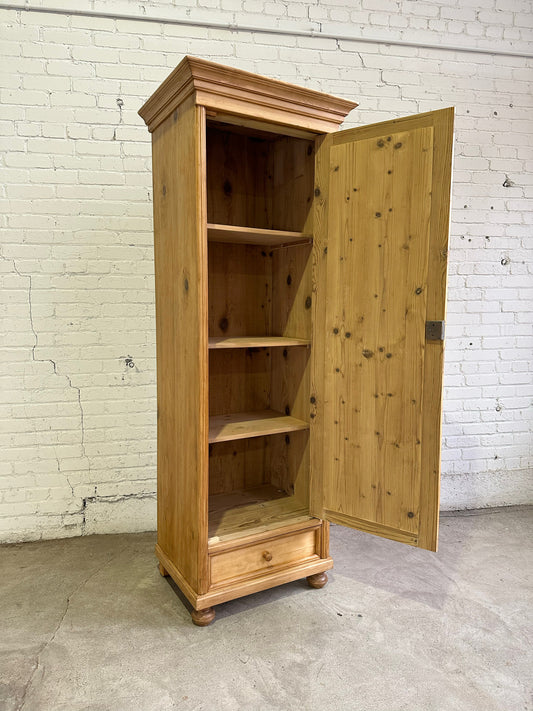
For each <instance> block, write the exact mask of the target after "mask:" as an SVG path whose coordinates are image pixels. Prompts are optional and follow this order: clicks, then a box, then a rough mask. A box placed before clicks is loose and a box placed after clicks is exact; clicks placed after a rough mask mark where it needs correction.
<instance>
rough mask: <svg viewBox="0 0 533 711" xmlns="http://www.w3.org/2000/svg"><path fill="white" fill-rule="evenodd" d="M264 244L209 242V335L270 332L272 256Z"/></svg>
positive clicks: (262, 334) (260, 334)
mask: <svg viewBox="0 0 533 711" xmlns="http://www.w3.org/2000/svg"><path fill="white" fill-rule="evenodd" d="M270 254H271V251H268V250H266V249H263V248H261V247H255V246H248V245H238V244H237V245H235V244H225V243H216V242H212V243H210V244H209V335H210V336H265V335H271V312H272V304H271V301H272V257H271V256H269V255H270Z"/></svg>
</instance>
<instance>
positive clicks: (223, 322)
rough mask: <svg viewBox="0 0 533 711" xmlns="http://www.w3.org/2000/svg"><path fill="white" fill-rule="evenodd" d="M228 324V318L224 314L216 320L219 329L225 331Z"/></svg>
mask: <svg viewBox="0 0 533 711" xmlns="http://www.w3.org/2000/svg"><path fill="white" fill-rule="evenodd" d="M228 326H229V322H228V319H227V318H226V317H225V316H224V317H223V318H221V319H220V321H219V322H218V327H219V328H220V330H221V331H227V330H228Z"/></svg>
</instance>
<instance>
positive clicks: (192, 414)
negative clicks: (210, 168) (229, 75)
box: [153, 98, 208, 592]
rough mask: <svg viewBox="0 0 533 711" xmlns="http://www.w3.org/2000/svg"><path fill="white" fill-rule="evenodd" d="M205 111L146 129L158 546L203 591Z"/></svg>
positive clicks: (191, 108) (184, 112)
mask: <svg viewBox="0 0 533 711" xmlns="http://www.w3.org/2000/svg"><path fill="white" fill-rule="evenodd" d="M203 124H204V110H203V109H202V108H200V107H196V106H195V105H194V102H193V100H192V98H191V99H189V100H187V101H185V102H184V103H183V104H182V105H181V106H180V107H179V108H178V109H177V110H176V111H175V112H174V114H173V115H172V116H170V117H169V118H168V119H167V120H166V121H165V122H164V123H162V124H161V125H160V126H159V127H158V128H157V129H156V130H155V131H154V133H153V181H154V234H155V279H156V325H157V397H158V462H157V465H158V496H157V503H158V509H157V515H158V545H159V547H160V548H161V549H162V550H163V552H164V553H165V554H166V556H167V557H168V558H169V559H170V560H171V562H172V563H173V564H174V565H175V567H176V568H177V569H178V570H179V572H180V574H181V575H182V576H183V577H184V578H185V579H186V581H187V582H188V584H189V585H190V586H191V587H192V588H193V589H194V590H196V591H197V592H202V591H205V590H207V583H208V581H207V454H208V450H207V433H208V412H207V228H206V224H207V222H206V213H205V210H206V206H205V198H206V195H205V175H204V172H203V166H204V165H205V143H204V133H203Z"/></svg>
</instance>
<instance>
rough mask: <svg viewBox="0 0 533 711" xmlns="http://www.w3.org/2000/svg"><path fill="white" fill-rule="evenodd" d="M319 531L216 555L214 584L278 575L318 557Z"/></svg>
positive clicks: (212, 582)
mask: <svg viewBox="0 0 533 711" xmlns="http://www.w3.org/2000/svg"><path fill="white" fill-rule="evenodd" d="M318 530H319V529H311V530H308V531H301V532H299V533H293V534H290V535H286V536H283V537H282V538H274V539H271V540H266V541H262V542H261V543H255V544H253V545H249V546H246V547H243V548H237V549H235V550H231V551H227V552H225V553H219V554H216V555H212V556H211V557H210V561H211V585H220V584H221V583H225V582H227V581H229V580H234V579H236V578H245V577H250V576H254V575H261V574H262V573H269V572H274V571H275V570H277V569H279V568H283V567H287V566H289V565H291V564H297V563H301V562H303V561H304V560H309V559H310V558H313V557H318V547H317V538H318V536H317V531H318Z"/></svg>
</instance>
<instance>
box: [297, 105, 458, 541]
mask: <svg viewBox="0 0 533 711" xmlns="http://www.w3.org/2000/svg"><path fill="white" fill-rule="evenodd" d="M451 115H452V114H451V113H450V111H449V110H448V111H443V112H433V113H431V114H423V115H421V116H419V117H410V118H408V119H400V120H398V121H393V122H387V123H385V124H378V125H376V126H370V127H364V128H362V129H353V130H350V131H344V132H341V133H339V134H334V135H333V136H330V137H327V138H326V139H325V142H324V144H323V146H322V148H321V149H320V150H319V156H318V161H317V176H318V181H317V183H318V184H317V191H316V193H315V194H316V197H315V200H316V210H315V220H316V229H315V272H316V274H315V284H314V288H315V289H316V291H317V294H315V297H316V296H317V295H318V299H317V303H316V304H315V319H317V320H316V321H315V332H316V333H317V334H318V335H317V337H315V343H314V356H313V357H314V359H316V361H314V365H313V374H314V377H313V387H312V390H316V391H317V393H318V394H317V395H316V396H315V397H316V399H317V403H316V416H315V418H314V420H315V422H314V425H313V427H312V431H311V440H312V469H313V473H312V486H313V487H315V486H316V485H317V482H319V481H320V478H321V477H322V478H323V481H322V487H321V491H315V492H314V494H313V499H312V501H313V504H312V506H313V513H315V514H316V515H324V516H326V517H327V518H328V519H329V520H331V521H337V522H339V523H344V524H345V525H352V526H353V527H355V528H362V529H363V530H369V531H372V532H374V533H377V534H379V535H385V536H387V537H390V538H396V539H397V540H403V541H405V542H408V543H411V544H413V545H419V546H423V547H427V548H435V545H436V524H435V521H436V520H437V517H438V488H437V489H436V488H435V479H438V461H439V453H440V435H439V433H440V429H439V423H440V389H441V377H442V374H441V363H439V362H438V357H437V359H436V360H435V357H434V356H433V355H432V354H430V350H429V349H430V348H431V346H426V343H425V322H426V320H428V319H429V318H431V319H435V320H438V319H440V318H443V317H444V316H443V310H444V295H445V288H444V285H445V266H444V268H443V266H442V264H443V256H442V253H443V250H445V245H446V243H447V222H446V223H445V217H446V216H447V207H446V206H447V204H448V197H447V196H449V178H450V169H449V164H450V157H451V156H450V148H451ZM439 121H440V122H442V125H443V128H442V130H441V132H440V133H439V130H440V129H438V128H436V127H435V124H436V123H438V122H439ZM444 264H445V258H444ZM324 271H326V272H327V273H326V280H325V282H324ZM324 283H325V285H326V287H325V290H324ZM429 313H432V314H440V315H432V316H429V315H428V314H429ZM437 349H439V346H438V345H437ZM426 353H428V354H430V356H429V357H430V359H431V360H430V361H429V362H428V363H426ZM435 355H437V354H435ZM317 438H320V441H319V442H317ZM423 451H424V455H423V454H422V452H423ZM428 462H431V463H432V465H433V466H432V468H431V471H430V469H429V468H428V466H427V463H428ZM317 469H318V470H319V471H318V472H317V471H316V470H317ZM437 487H438V484H437ZM422 533H423V535H422Z"/></svg>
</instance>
